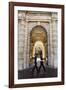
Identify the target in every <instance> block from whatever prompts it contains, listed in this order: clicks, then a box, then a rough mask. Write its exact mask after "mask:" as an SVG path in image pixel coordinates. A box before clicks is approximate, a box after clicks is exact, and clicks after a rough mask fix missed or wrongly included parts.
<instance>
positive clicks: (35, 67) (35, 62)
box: [32, 53, 38, 73]
mask: <svg viewBox="0 0 66 90" xmlns="http://www.w3.org/2000/svg"><path fill="white" fill-rule="evenodd" d="M37 55H38V54H37V53H35V58H34V60H35V61H34V64H35V65H34V67H33V69H32V73H33V72H34V70H35V69H36V70H37V73H38V67H37Z"/></svg>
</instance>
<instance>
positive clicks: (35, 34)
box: [30, 26, 48, 64]
mask: <svg viewBox="0 0 66 90" xmlns="http://www.w3.org/2000/svg"><path fill="white" fill-rule="evenodd" d="M39 50H41V51H42V56H43V58H46V57H47V56H48V40H47V31H46V29H45V28H43V27H42V26H35V27H34V28H33V29H32V30H31V32H30V64H32V63H33V60H34V55H35V52H39Z"/></svg>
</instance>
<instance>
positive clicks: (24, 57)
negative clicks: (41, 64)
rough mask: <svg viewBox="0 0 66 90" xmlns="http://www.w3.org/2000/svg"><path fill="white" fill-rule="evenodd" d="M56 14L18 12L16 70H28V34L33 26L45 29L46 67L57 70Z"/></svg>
mask: <svg viewBox="0 0 66 90" xmlns="http://www.w3.org/2000/svg"><path fill="white" fill-rule="evenodd" d="M57 17H58V16H57V13H55V12H34V11H18V69H19V70H22V69H25V68H29V62H30V58H29V53H30V50H29V49H30V32H31V31H32V29H33V28H34V27H35V26H38V25H40V26H42V27H43V28H45V29H46V32H47V36H48V37H47V38H48V41H47V42H48V65H49V66H51V67H54V68H57V63H58V61H57V60H58V57H57V48H58V45H57V44H58V40H57V37H58V34H57V28H58V27H57V22H58V21H57Z"/></svg>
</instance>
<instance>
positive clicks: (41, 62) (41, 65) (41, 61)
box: [39, 50, 46, 72]
mask: <svg viewBox="0 0 66 90" xmlns="http://www.w3.org/2000/svg"><path fill="white" fill-rule="evenodd" d="M40 59H41V60H40V66H39V72H40V69H41V67H43V70H44V71H46V69H45V66H44V64H43V58H42V50H40Z"/></svg>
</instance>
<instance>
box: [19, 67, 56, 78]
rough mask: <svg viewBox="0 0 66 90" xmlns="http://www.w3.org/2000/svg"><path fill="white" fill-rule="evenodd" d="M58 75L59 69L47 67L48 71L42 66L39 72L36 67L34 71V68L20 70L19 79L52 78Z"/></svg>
mask: <svg viewBox="0 0 66 90" xmlns="http://www.w3.org/2000/svg"><path fill="white" fill-rule="evenodd" d="M50 77H57V69H54V68H50V67H46V71H44V70H43V68H41V70H40V72H39V73H37V71H36V69H35V70H34V72H32V68H28V69H24V70H21V71H18V79H30V78H50Z"/></svg>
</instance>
